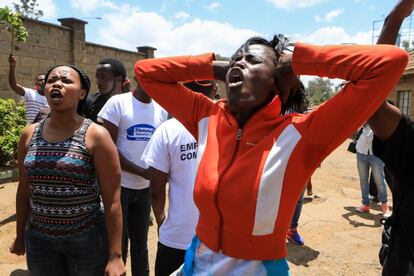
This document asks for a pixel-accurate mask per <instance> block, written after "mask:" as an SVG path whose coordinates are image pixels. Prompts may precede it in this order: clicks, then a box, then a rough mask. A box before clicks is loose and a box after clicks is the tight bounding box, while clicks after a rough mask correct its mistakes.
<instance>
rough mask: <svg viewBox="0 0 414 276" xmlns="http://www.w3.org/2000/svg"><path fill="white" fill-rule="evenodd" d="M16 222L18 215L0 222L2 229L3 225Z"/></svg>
mask: <svg viewBox="0 0 414 276" xmlns="http://www.w3.org/2000/svg"><path fill="white" fill-rule="evenodd" d="M15 220H16V214H14V215H11V216H10V217H8V218H5V219H3V220H2V221H0V227H1V226H3V225H6V224H7V223H9V222H12V221H15Z"/></svg>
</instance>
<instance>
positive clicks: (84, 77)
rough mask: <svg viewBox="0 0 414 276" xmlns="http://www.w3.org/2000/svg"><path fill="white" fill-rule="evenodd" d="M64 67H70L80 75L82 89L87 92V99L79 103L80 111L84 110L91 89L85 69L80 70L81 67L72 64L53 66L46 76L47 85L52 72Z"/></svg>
mask: <svg viewBox="0 0 414 276" xmlns="http://www.w3.org/2000/svg"><path fill="white" fill-rule="evenodd" d="M62 66H64V67H70V68H72V69H73V70H75V71H76V72H77V73H78V75H79V79H80V82H81V88H82V89H85V90H86V95H85V98H83V99H82V100H80V101H79V103H78V110H82V107H83V105H84V104H85V102H86V98H87V97H88V94H89V90H90V88H91V80H90V79H89V77H88V75H87V74H86V72H85V71H84V70H83V69H81V68H79V67H77V66H75V65H72V64H68V65H62V64H61V65H55V66H53V67H52V68H50V69H49V70H48V71H47V73H46V75H45V83H47V79H48V78H49V75H50V73H51V72H52V70H53V69H55V68H57V67H62Z"/></svg>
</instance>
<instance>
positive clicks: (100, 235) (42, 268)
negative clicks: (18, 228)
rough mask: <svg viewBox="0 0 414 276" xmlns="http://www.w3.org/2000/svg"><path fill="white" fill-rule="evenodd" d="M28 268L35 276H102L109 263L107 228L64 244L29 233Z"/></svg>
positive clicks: (84, 234)
mask: <svg viewBox="0 0 414 276" xmlns="http://www.w3.org/2000/svg"><path fill="white" fill-rule="evenodd" d="M26 258H27V266H28V268H29V271H30V273H31V274H30V275H32V276H74V275H77V276H78V275H79V276H101V275H104V274H105V267H106V264H107V261H108V239H107V235H106V228H105V225H104V224H101V225H97V226H95V227H94V228H93V229H90V230H89V231H87V232H85V233H82V234H79V235H77V236H73V237H68V238H65V239H62V240H56V241H54V240H47V239H43V238H41V237H39V236H37V235H36V234H35V233H33V231H32V230H30V227H29V229H28V230H27V231H26Z"/></svg>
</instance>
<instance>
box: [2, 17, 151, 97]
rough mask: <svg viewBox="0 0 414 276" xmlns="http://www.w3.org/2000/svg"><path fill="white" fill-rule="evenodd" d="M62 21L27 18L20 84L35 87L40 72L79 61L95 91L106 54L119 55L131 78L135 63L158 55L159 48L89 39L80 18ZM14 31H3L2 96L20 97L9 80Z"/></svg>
mask: <svg viewBox="0 0 414 276" xmlns="http://www.w3.org/2000/svg"><path fill="white" fill-rule="evenodd" d="M58 21H59V22H60V23H61V25H55V24H50V23H46V22H42V21H38V20H32V19H26V18H24V19H23V22H24V25H25V27H26V28H27V30H28V32H29V36H28V38H27V41H26V42H25V43H15V49H14V51H13V54H14V55H15V56H16V59H17V65H16V79H17V81H18V83H19V84H21V85H23V86H26V87H32V86H33V85H34V79H35V77H36V75H37V74H39V73H43V72H46V71H47V70H48V69H49V68H50V67H51V66H53V65H56V64H69V63H70V64H75V65H77V66H79V67H81V68H83V69H85V70H86V71H87V73H88V75H89V77H90V78H91V81H92V89H91V92H95V91H96V79H95V68H96V66H97V64H98V62H99V61H100V60H101V59H103V58H106V57H113V58H117V59H119V60H120V61H122V62H123V63H124V64H125V67H126V69H127V74H128V76H129V78H131V79H133V65H134V63H135V61H137V60H138V59H143V58H149V57H154V51H155V50H156V49H155V48H152V47H149V46H142V47H137V51H136V52H133V51H126V50H122V49H117V48H113V47H109V46H104V45H99V44H94V43H89V42H86V41H85V24H87V22H86V21H82V20H79V19H76V18H62V19H58ZM10 47H11V45H10V34H9V33H8V32H2V33H0V60H1V62H0V67H1V68H0V97H2V98H15V99H18V98H19V97H18V96H16V95H15V93H14V92H13V91H12V90H11V89H10V87H9V84H8V72H9V64H8V57H9V54H10Z"/></svg>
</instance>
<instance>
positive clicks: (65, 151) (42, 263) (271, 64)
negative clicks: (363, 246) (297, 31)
mask: <svg viewBox="0 0 414 276" xmlns="http://www.w3.org/2000/svg"><path fill="white" fill-rule="evenodd" d="M413 9H414V0H399V1H398V3H397V4H396V6H395V7H394V9H393V10H392V11H391V12H390V14H389V15H388V16H387V18H386V20H385V23H384V26H383V30H382V32H381V35H380V38H379V40H378V43H377V44H378V45H369V46H366V45H340V46H317V45H309V44H303V43H296V44H295V46H294V50H293V54H289V53H287V52H286V51H285V50H286V48H287V46H288V45H290V44H289V43H288V41H287V39H286V38H284V37H283V36H282V35H277V36H274V37H273V39H271V40H266V39H264V38H260V37H254V38H251V39H249V40H247V41H246V42H245V43H244V44H243V45H242V46H241V47H240V48H239V49H237V51H236V52H235V53H234V55H233V56H232V57H231V59H230V61H216V60H215V56H214V54H212V53H208V54H202V55H195V56H180V57H167V58H156V59H145V60H140V61H138V62H136V64H135V68H134V70H135V76H134V80H135V83H134V84H135V85H134V84H132V83H131V81H130V80H129V79H127V75H126V70H125V67H124V65H123V64H122V62H120V61H119V60H116V59H114V58H106V59H103V60H102V61H101V62H99V64H98V66H97V68H96V81H97V87H98V90H99V92H97V93H89V90H90V87H91V82H90V79H89V77H88V76H87V74H86V73H85V72H84V71H83V70H82V69H81V68H79V67H77V66H74V65H57V66H54V67H53V68H51V69H50V70H49V71H48V72H46V73H45V74H39V75H38V76H37V77H36V84H35V87H34V88H33V89H30V88H25V87H23V86H21V85H19V84H18V83H17V81H16V77H15V69H16V58H15V57H14V56H10V58H9V65H10V71H9V84H10V87H11V88H12V89H13V90H14V91H15V92H16V93H17V94H18V95H20V96H22V97H24V101H25V104H26V116H27V122H28V126H27V127H26V128H25V129H24V131H23V134H22V136H21V140H20V143H19V146H18V152H19V154H18V164H19V185H18V190H17V196H16V215H17V222H16V233H17V234H16V238H15V240H14V242H13V244H12V245H11V247H10V251H11V252H12V253H14V254H17V255H22V254H26V256H27V265H28V268H29V270H30V272H31V274H32V275H34V276H37V275H42V276H43V275H124V274H125V264H126V261H127V257H128V255H129V256H130V262H131V272H132V275H149V263H148V248H147V237H148V228H149V225H150V213H151V208H152V210H153V213H154V217H155V221H156V225H157V227H158V238H159V240H158V249H157V256H156V261H155V275H170V274H173V275H289V268H288V263H287V261H286V253H287V252H286V239H287V238H288V239H290V240H291V241H293V242H294V243H296V244H298V245H302V244H303V243H304V241H303V238H302V237H301V236H300V235H299V233H298V231H297V227H298V220H299V216H300V211H301V208H302V203H303V196H304V194H305V191H307V194H308V195H311V194H312V184H311V176H312V173H313V172H314V171H315V169H316V168H317V167H318V166H319V165H320V164H321V162H322V161H323V160H324V159H325V158H326V157H327V156H328V155H329V154H330V153H331V152H332V151H334V150H335V149H336V148H337V147H338V146H339V145H340V144H341V143H343V142H344V141H345V140H346V139H347V138H348V137H349V136H350V135H351V134H352V133H353V132H354V131H355V130H356V129H357V128H359V127H360V126H363V130H362V134H361V135H360V139H358V143H357V151H358V153H357V164H358V172H359V175H360V179H361V194H362V206H361V207H358V208H357V210H356V211H358V212H368V211H369V208H370V207H369V205H370V203H371V202H370V201H371V199H370V196H369V184H368V175H369V166H371V169H372V173H373V176H374V180H375V182H376V184H377V190H378V199H379V201H380V202H381V204H382V210H383V214H384V219H385V221H384V224H386V225H390V226H392V231H391V238H390V240H389V241H386V244H385V245H386V247H387V250H386V253H385V258H384V259H383V266H384V268H383V275H414V257H413V256H414V242H413V241H411V235H410V234H411V233H413V231H414V224H412V223H411V221H410V218H411V217H412V215H414V207H413V206H411V205H412V204H411V201H410V200H409V198H410V197H412V196H414V195H413V193H414V189H413V188H412V187H411V186H410V183H411V182H412V181H414V178H413V177H414V174H413V171H414V170H413V169H412V163H410V161H409V160H410V157H411V155H412V154H414V143H413V141H414V122H413V121H412V120H410V119H409V118H408V117H406V116H405V115H403V114H402V113H401V111H400V110H398V109H397V108H396V107H394V106H392V105H390V104H389V103H387V102H386V101H385V100H386V98H387V96H388V95H389V93H390V92H391V91H392V89H393V88H394V86H395V85H396V84H397V82H398V81H399V79H400V76H401V74H402V73H403V71H404V69H405V67H406V64H407V61H408V57H407V54H406V52H405V51H404V50H401V49H399V48H397V47H395V46H391V45H394V44H395V41H396V39H397V35H398V31H399V29H400V27H401V24H402V21H403V20H404V19H405V18H406V17H407V16H408V15H410V14H411V12H412V10H413ZM384 44H390V45H384ZM300 75H316V76H320V77H329V78H341V79H344V80H345V81H346V84H345V85H344V87H343V88H342V90H341V91H340V92H339V93H338V94H337V95H335V96H334V97H333V98H331V99H329V100H328V101H326V102H325V103H323V104H321V105H319V106H316V107H313V108H311V109H310V108H309V107H308V104H309V99H308V97H307V93H306V89H305V87H304V85H303V84H302V83H301V81H300V79H299V76H300ZM217 80H219V81H224V82H225V84H226V93H225V99H223V100H216V94H217V82H216V81H217ZM131 87H134V88H133V89H132V90H131ZM344 115H346V116H344ZM384 166H386V168H388V170H389V172H390V173H391V174H392V176H393V177H394V178H395V182H393V185H392V193H393V206H394V210H393V215H392V216H390V212H389V209H388V204H387V193H386V191H387V190H386V184H385V181H384V172H383V170H384V169H383V168H384ZM167 184H168V185H167ZM167 186H168V189H167ZM403 199H404V200H403ZM167 200H168V202H169V206H168V210H166V208H165V206H166V202H167ZM378 239H380V237H378Z"/></svg>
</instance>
